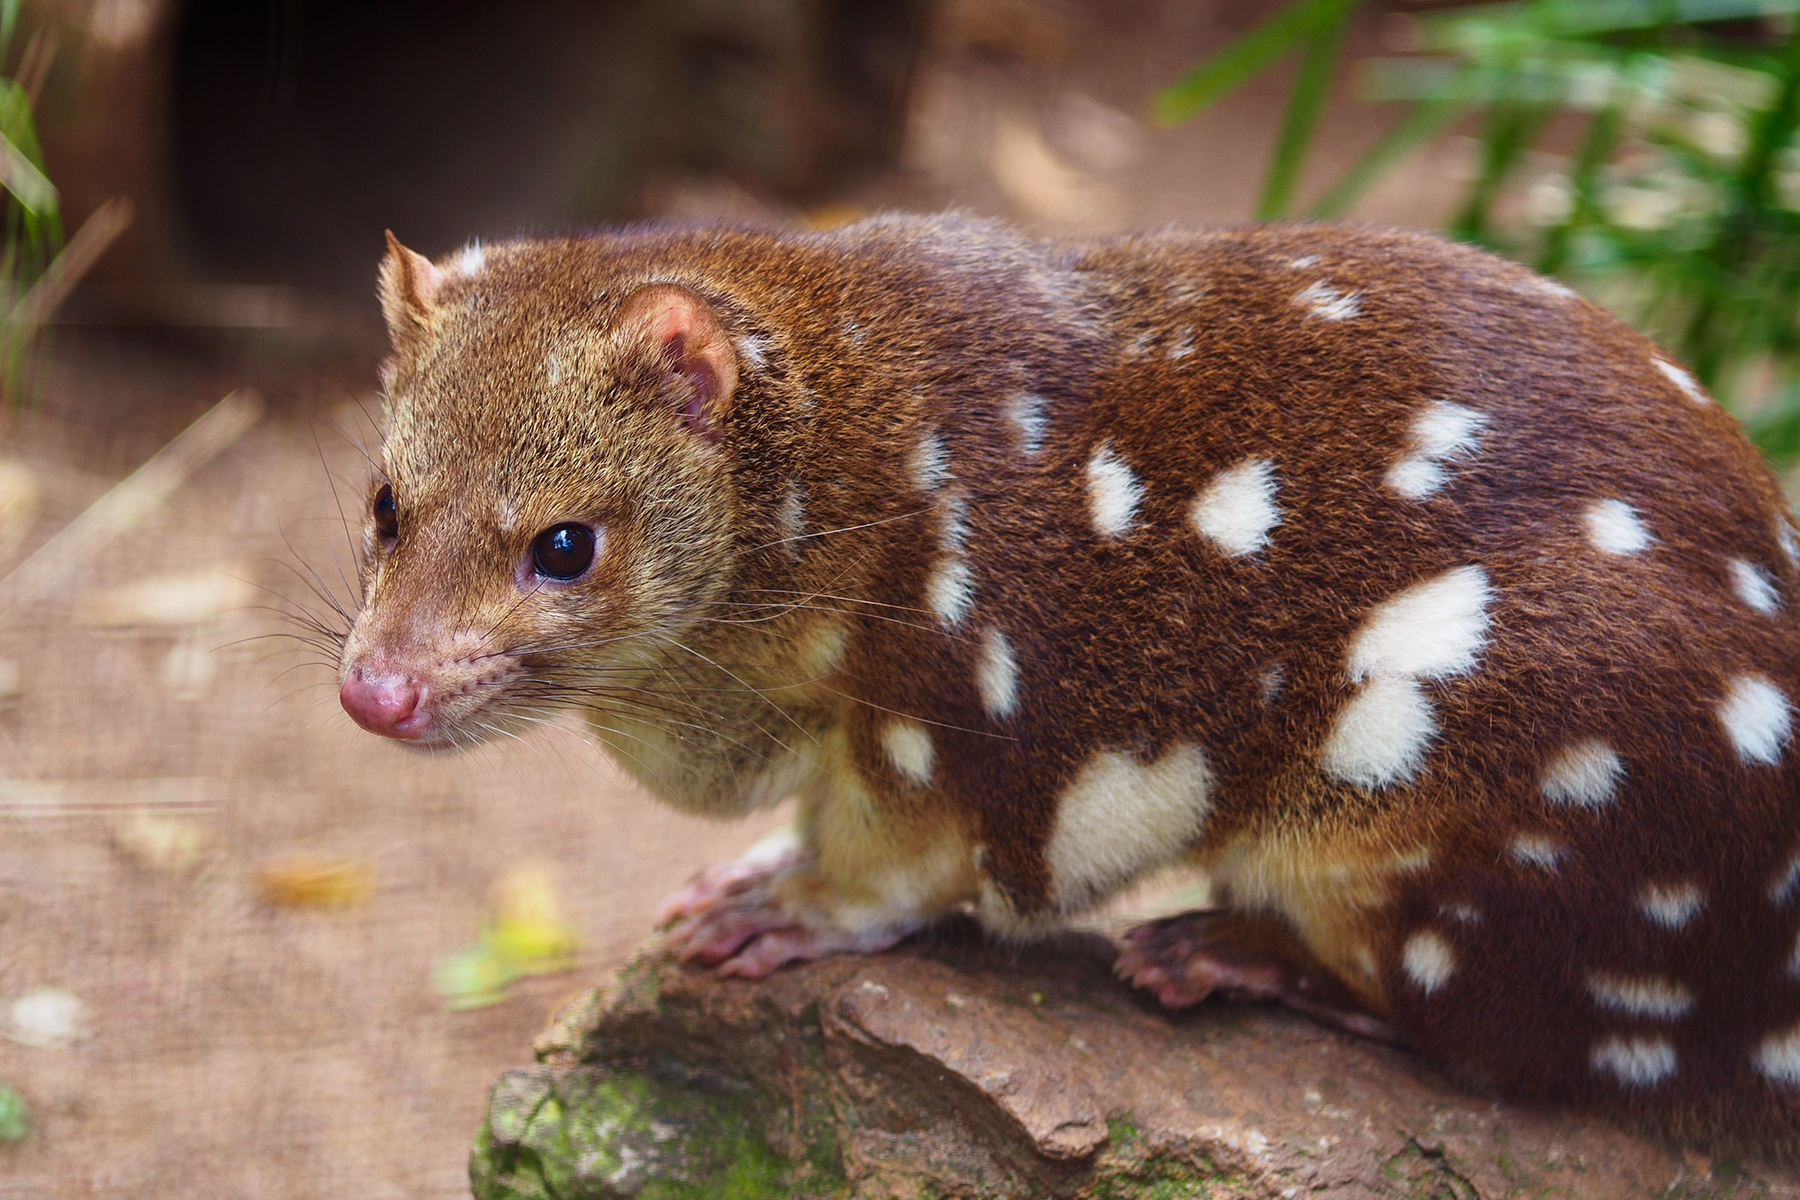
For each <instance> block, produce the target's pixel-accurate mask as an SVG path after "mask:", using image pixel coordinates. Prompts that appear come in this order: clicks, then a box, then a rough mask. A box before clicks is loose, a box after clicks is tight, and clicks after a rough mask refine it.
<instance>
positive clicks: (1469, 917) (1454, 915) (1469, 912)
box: [1438, 903, 1481, 925]
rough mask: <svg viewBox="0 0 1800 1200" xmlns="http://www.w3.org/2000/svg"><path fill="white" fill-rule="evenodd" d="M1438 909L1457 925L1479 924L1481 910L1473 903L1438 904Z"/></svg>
mask: <svg viewBox="0 0 1800 1200" xmlns="http://www.w3.org/2000/svg"><path fill="white" fill-rule="evenodd" d="M1438 911H1439V912H1441V913H1443V914H1444V915H1445V916H1446V917H1449V918H1450V919H1451V920H1452V921H1455V922H1456V923H1457V924H1459V925H1479V924H1481V910H1480V909H1479V908H1476V907H1475V906H1474V905H1473V904H1461V903H1458V904H1445V905H1440V906H1439V908H1438Z"/></svg>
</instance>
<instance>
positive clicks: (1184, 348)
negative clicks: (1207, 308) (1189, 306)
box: [1169, 325, 1194, 359]
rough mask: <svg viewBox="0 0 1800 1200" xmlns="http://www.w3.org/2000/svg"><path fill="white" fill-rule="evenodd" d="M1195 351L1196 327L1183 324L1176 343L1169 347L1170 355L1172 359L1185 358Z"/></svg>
mask: <svg viewBox="0 0 1800 1200" xmlns="http://www.w3.org/2000/svg"><path fill="white" fill-rule="evenodd" d="M1193 352H1194V327H1193V326H1191V325H1187V326H1183V327H1182V330H1181V333H1180V335H1179V336H1178V337H1176V339H1175V341H1174V344H1172V345H1171V346H1170V347H1169V357H1170V358H1171V359H1183V358H1186V357H1187V356H1188V355H1190V354H1192V353H1193Z"/></svg>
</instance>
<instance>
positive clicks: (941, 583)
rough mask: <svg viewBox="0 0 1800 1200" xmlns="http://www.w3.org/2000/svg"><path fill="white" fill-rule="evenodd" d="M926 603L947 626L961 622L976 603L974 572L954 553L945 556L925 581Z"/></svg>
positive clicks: (939, 560)
mask: <svg viewBox="0 0 1800 1200" xmlns="http://www.w3.org/2000/svg"><path fill="white" fill-rule="evenodd" d="M925 603H927V604H929V605H930V606H931V611H932V612H934V613H936V614H937V615H938V619H939V620H940V621H942V622H943V623H944V624H946V625H960V624H962V621H963V618H964V617H966V616H968V615H969V609H971V608H972V607H974V605H975V574H974V572H972V571H970V570H969V564H968V563H966V562H964V561H963V560H962V559H961V558H958V557H956V556H955V555H945V556H944V557H942V558H940V559H938V561H937V565H936V566H935V567H933V568H932V571H931V578H929V579H927V580H926V581H925Z"/></svg>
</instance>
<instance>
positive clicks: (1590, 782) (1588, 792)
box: [1538, 741, 1625, 808]
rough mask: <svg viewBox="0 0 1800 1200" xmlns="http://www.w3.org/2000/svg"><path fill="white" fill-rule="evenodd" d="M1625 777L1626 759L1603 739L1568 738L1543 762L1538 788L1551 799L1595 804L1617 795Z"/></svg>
mask: <svg viewBox="0 0 1800 1200" xmlns="http://www.w3.org/2000/svg"><path fill="white" fill-rule="evenodd" d="M1624 777H1625V763H1624V762H1623V761H1622V760H1621V759H1620V758H1619V756H1618V754H1617V753H1616V752H1615V751H1614V750H1613V748H1612V747H1611V746H1609V745H1607V744H1606V743H1605V742H1602V741H1584V742H1571V743H1570V744H1569V745H1567V746H1564V747H1563V748H1562V749H1561V750H1558V751H1557V752H1556V754H1555V755H1554V756H1553V757H1552V758H1551V759H1550V761H1549V763H1547V764H1546V765H1545V767H1544V777H1543V779H1542V781H1541V782H1540V783H1539V784H1538V788H1539V790H1540V791H1542V792H1543V794H1544V799H1546V800H1549V801H1551V802H1553V803H1556V804H1579V805H1581V806H1582V807H1583V808H1598V807H1600V806H1601V805H1603V804H1611V803H1612V802H1613V800H1615V799H1616V798H1617V796H1618V791H1619V780H1621V779H1623V778H1624Z"/></svg>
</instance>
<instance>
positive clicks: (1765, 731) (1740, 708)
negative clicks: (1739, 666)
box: [1719, 675, 1794, 766]
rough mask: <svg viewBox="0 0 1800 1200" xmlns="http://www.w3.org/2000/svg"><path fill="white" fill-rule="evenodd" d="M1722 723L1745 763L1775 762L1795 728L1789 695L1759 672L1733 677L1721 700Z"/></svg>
mask: <svg viewBox="0 0 1800 1200" xmlns="http://www.w3.org/2000/svg"><path fill="white" fill-rule="evenodd" d="M1719 723H1720V724H1721V725H1723V726H1725V733H1726V735H1727V736H1728V737H1730V738H1731V744H1732V745H1733V746H1735V747H1736V748H1737V752H1738V757H1739V758H1740V759H1742V760H1743V761H1744V762H1745V763H1757V764H1760V765H1762V766H1774V765H1775V764H1776V763H1779V762H1780V761H1781V752H1782V749H1783V747H1785V746H1786V745H1787V743H1788V737H1789V736H1790V735H1791V734H1792V732H1793V727H1794V721H1793V714H1792V711H1791V710H1790V708H1789V706H1788V698H1787V697H1786V696H1784V695H1782V694H1781V690H1780V689H1779V688H1777V687H1776V686H1775V685H1774V684H1772V683H1770V682H1769V681H1768V680H1767V679H1764V678H1762V677H1761V676H1760V675H1739V676H1737V677H1735V678H1734V679H1732V681H1731V686H1730V687H1729V688H1728V689H1727V690H1726V692H1725V697H1724V699H1722V700H1720V701H1719Z"/></svg>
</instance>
